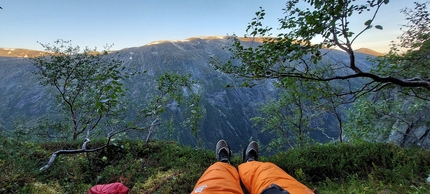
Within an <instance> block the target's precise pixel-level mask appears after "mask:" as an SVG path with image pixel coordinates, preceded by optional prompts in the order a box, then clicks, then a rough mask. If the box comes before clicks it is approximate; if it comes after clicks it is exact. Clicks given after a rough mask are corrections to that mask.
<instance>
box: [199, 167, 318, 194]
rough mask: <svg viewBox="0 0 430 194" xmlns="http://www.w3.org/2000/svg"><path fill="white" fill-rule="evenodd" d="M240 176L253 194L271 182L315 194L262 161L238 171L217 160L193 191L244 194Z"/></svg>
mask: <svg viewBox="0 0 430 194" xmlns="http://www.w3.org/2000/svg"><path fill="white" fill-rule="evenodd" d="M239 177H240V179H242V183H243V185H244V186H245V187H246V189H247V190H248V191H249V193H251V194H260V193H261V192H262V191H263V190H264V189H266V188H268V187H270V185H271V184H277V185H278V186H280V187H282V188H284V189H285V190H286V191H288V192H290V194H302V193H303V194H313V193H314V192H313V191H312V190H310V189H309V188H308V187H306V186H305V185H303V184H302V183H300V182H299V181H297V180H296V179H294V178H293V177H292V176H290V175H289V174H287V173H286V172H285V171H284V170H282V169H281V168H279V167H278V166H276V165H275V164H273V163H270V162H259V161H251V162H245V163H242V164H241V165H239V172H238V171H237V170H236V168H235V167H234V166H232V165H230V164H227V163H224V162H217V163H215V164H213V165H211V166H210V167H209V168H208V169H207V170H206V171H205V172H204V173H203V175H202V176H201V177H200V179H199V180H198V181H197V183H196V185H195V187H194V189H193V191H192V192H191V193H194V194H195V193H232V194H233V193H234V194H243V193H244V192H243V190H242V187H241V186H240V181H239Z"/></svg>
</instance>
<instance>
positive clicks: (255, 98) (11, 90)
mask: <svg viewBox="0 0 430 194" xmlns="http://www.w3.org/2000/svg"><path fill="white" fill-rule="evenodd" d="M230 44H231V41H230V40H228V39H226V38H225V37H210V38H207V37H206V38H205V37H203V38H202V37H197V38H190V39H187V40H182V41H159V42H154V43H151V44H148V45H145V46H142V47H134V48H126V49H122V50H119V51H116V52H113V53H111V54H110V55H112V56H114V57H118V58H119V59H121V60H123V61H124V62H125V65H126V66H128V67H130V68H134V69H136V70H138V71H142V72H143V71H147V73H144V74H140V75H137V76H135V77H133V78H132V79H130V80H128V81H127V82H126V86H127V87H129V88H130V90H129V91H128V94H127V95H128V97H129V98H130V99H131V101H132V103H131V104H132V105H133V106H132V107H130V108H129V109H130V111H133V110H131V109H133V108H135V109H139V108H141V105H142V104H143V103H144V102H145V99H148V98H150V97H152V96H154V89H155V84H156V82H155V78H156V77H157V76H158V75H161V74H162V73H164V72H166V71H168V72H176V73H180V74H191V75H192V78H193V79H194V80H196V81H198V83H197V84H198V88H200V89H201V91H202V92H203V100H202V103H203V105H204V108H205V112H206V116H205V117H204V118H203V121H202V128H201V133H200V134H199V136H200V137H201V138H202V140H203V142H205V143H206V144H207V145H208V146H213V145H214V144H215V143H216V142H217V141H218V140H219V139H221V138H224V139H226V140H227V141H228V142H229V143H230V144H231V146H232V149H234V150H235V151H237V150H240V149H241V148H243V147H245V146H246V145H247V144H248V140H249V139H250V138H253V139H259V140H260V141H262V143H267V142H268V141H270V139H271V136H270V134H267V133H266V134H261V133H260V132H259V129H258V128H255V127H253V123H252V122H251V121H250V119H251V118H252V117H254V116H255V115H256V113H257V107H258V105H259V104H261V103H264V102H265V101H266V100H267V99H268V98H269V97H271V96H274V95H276V93H277V89H276V88H275V87H274V86H273V85H272V82H271V81H270V80H268V81H265V82H263V83H262V84H260V85H257V86H255V87H252V88H240V87H236V88H226V87H225V85H227V84H232V83H234V82H235V78H233V77H231V76H229V75H226V74H224V73H221V72H218V71H216V70H214V69H213V68H212V66H211V65H210V64H209V60H210V56H217V57H219V58H221V59H225V58H228V57H229V56H230V53H229V52H227V51H226V50H224V49H223V47H224V46H226V45H230ZM0 50H1V49H0ZM9 51H10V50H9ZM12 51H13V50H12ZM12 53H13V52H12ZM24 53H25V52H24ZM33 53H34V52H33ZM36 53H37V52H36ZM17 56H18V57H0V110H1V112H0V127H2V126H3V128H11V127H12V126H13V125H14V120H15V121H16V120H18V119H25V121H26V122H29V123H32V124H36V123H37V122H36V121H37V119H38V118H41V117H42V116H43V115H45V114H46V113H48V112H49V111H51V110H53V108H54V107H56V104H55V101H54V97H53V96H52V94H51V93H50V92H49V90H48V88H46V87H42V86H40V85H39V84H38V79H37V77H36V76H35V75H34V74H32V73H31V71H33V70H35V68H34V67H33V66H32V65H31V64H30V62H29V61H28V60H26V59H22V57H23V56H22V54H19V55H18V54H17ZM368 56H369V55H365V54H360V55H357V57H356V59H357V64H358V65H360V66H362V67H364V68H365V69H367V68H370V65H371V64H370V63H369V62H368V61H367V60H366V58H367V57H368ZM326 57H327V58H329V59H330V60H333V61H339V60H347V59H348V57H347V54H346V53H344V52H342V51H337V50H332V51H330V52H329V53H328V55H327V56H326ZM179 116H180V115H179ZM330 123H331V122H329V121H328V122H327V124H330ZM326 129H327V131H326V132H325V133H326V134H328V135H329V136H332V137H336V136H337V134H338V131H337V127H334V126H327V127H326ZM190 134H191V133H190V132H187V131H184V132H183V133H182V135H181V139H182V141H183V143H185V144H195V140H194V139H193V138H192V137H191V135H190ZM315 137H316V138H317V139H318V140H319V141H327V140H328V138H327V137H326V136H325V135H322V134H315Z"/></svg>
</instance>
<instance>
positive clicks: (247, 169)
mask: <svg viewBox="0 0 430 194" xmlns="http://www.w3.org/2000/svg"><path fill="white" fill-rule="evenodd" d="M257 159H258V145H257V144H256V142H251V143H250V144H249V145H248V148H247V149H246V150H245V152H244V163H242V164H241V165H239V176H240V178H241V179H242V183H243V185H244V186H245V187H246V189H247V190H248V191H249V192H250V193H251V194H260V193H262V192H263V191H264V192H263V194H264V193H272V192H273V193H290V194H298V193H306V194H311V193H314V192H313V191H312V190H310V189H309V188H308V187H306V186H305V185H303V184H302V183H300V182H299V181H297V180H296V179H295V178H293V177H292V176H290V175H289V174H287V173H286V172H285V171H284V170H282V169H281V168H279V167H278V166H276V165H275V164H273V163H270V162H259V161H257ZM272 184H275V185H272ZM276 185H277V186H279V188H278V187H276ZM282 189H283V190H285V191H287V192H285V191H282Z"/></svg>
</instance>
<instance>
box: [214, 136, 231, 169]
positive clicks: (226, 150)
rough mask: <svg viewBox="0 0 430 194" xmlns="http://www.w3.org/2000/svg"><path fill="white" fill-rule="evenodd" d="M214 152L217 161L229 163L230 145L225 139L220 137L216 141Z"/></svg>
mask: <svg viewBox="0 0 430 194" xmlns="http://www.w3.org/2000/svg"><path fill="white" fill-rule="evenodd" d="M215 154H216V159H217V160H218V161H220V162H225V163H229V164H230V155H231V152H230V147H229V146H228V144H227V142H226V141H225V140H223V139H221V140H219V141H218V143H217V144H216V148H215Z"/></svg>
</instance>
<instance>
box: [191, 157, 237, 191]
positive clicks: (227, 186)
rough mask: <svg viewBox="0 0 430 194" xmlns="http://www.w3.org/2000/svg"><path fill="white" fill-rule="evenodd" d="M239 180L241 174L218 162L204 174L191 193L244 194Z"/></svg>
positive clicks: (228, 165)
mask: <svg viewBox="0 0 430 194" xmlns="http://www.w3.org/2000/svg"><path fill="white" fill-rule="evenodd" d="M239 180H240V179H239V174H238V172H237V170H236V168H235V167H234V166H232V165H230V164H228V163H224V162H216V163H215V164H212V165H211V166H210V167H209V168H208V169H207V170H206V171H205V172H204V173H203V175H202V176H201V177H200V179H199V180H198V181H197V184H196V186H195V187H194V189H193V192H191V193H234V194H243V191H242V188H241V187H240V181H239Z"/></svg>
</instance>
